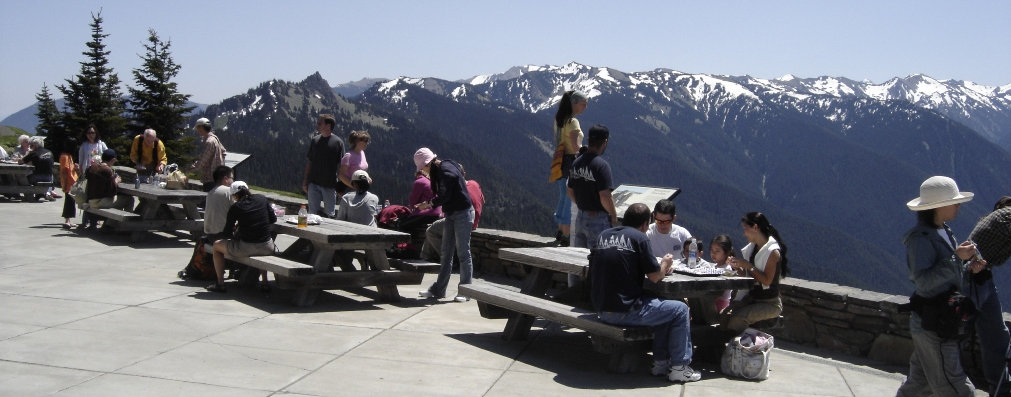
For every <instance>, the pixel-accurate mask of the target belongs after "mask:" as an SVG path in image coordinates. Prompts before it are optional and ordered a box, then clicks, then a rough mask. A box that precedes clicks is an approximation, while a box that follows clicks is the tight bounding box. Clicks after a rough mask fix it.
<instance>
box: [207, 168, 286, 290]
mask: <svg viewBox="0 0 1011 397" xmlns="http://www.w3.org/2000/svg"><path fill="white" fill-rule="evenodd" d="M230 189H231V192H232V199H233V200H235V204H232V207H231V208H229V209H228V216H227V217H226V218H225V229H224V230H222V231H221V235H222V237H224V238H223V239H221V240H218V241H215V242H214V270H215V272H216V273H217V276H218V281H217V283H215V284H211V285H209V286H207V290H208V291H212V292H226V290H225V254H228V255H231V256H257V255H273V254H274V240H273V239H271V236H270V226H271V225H273V224H274V222H277V217H276V216H275V215H274V211H273V210H272V209H271V208H270V202H269V201H267V198H266V197H263V196H262V195H259V194H252V193H250V192H249V186H247V185H246V183H245V182H242V181H235V182H232V186H231V187H230ZM236 224H237V225H238V230H236ZM260 277H261V278H262V282H261V284H260V289H261V290H268V289H269V286H268V284H267V272H266V271H263V272H260Z"/></svg>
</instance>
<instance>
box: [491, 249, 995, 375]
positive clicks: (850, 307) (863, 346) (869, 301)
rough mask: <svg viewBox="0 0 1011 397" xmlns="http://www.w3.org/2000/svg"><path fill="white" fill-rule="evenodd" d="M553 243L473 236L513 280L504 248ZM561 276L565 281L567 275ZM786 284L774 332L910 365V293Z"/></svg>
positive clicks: (515, 273) (974, 370) (517, 273)
mask: <svg viewBox="0 0 1011 397" xmlns="http://www.w3.org/2000/svg"><path fill="white" fill-rule="evenodd" d="M553 244H554V239H553V238H549V237H543V236H536V235H531V234H526V233H517V232H509V231H500V230H494V229H478V230H476V231H475V232H474V233H473V234H472V236H471V251H472V253H473V255H474V265H475V267H476V268H478V269H481V270H482V273H484V274H493V275H505V276H508V277H511V278H513V279H522V278H523V276H525V275H526V271H525V269H523V268H522V266H521V265H518V264H515V263H512V262H509V261H502V260H499V259H498V249H499V248H505V247H542V246H551V245H553ZM560 280H562V281H563V282H564V278H561V279H560ZM563 285H564V284H563ZM781 287H782V296H783V306H784V308H783V317H784V327H783V328H782V329H777V330H774V331H772V334H773V335H774V336H775V337H776V338H777V339H780V340H785V341H790V342H795V343H800V344H803V345H808V346H817V347H818V348H822V349H826V350H830V351H836V352H842V353H845V354H850V355H853V356H859V357H867V358H870V359H873V360H876V361H879V362H883V363H889V364H896V365H903V366H904V365H907V364H908V363H909V356H910V354H911V353H912V351H913V347H912V340H911V339H910V335H909V314H908V313H899V312H898V306H899V305H900V304H902V303H906V302H908V300H909V299H908V297H906V296H901V295H890V294H883V293H879V292H874V291H867V290H862V289H859V288H852V287H845V286H841V285H837V284H831V283H822V282H816V281H808V280H801V279H797V278H793V277H790V278H786V279H784V280H783V281H782V284H781ZM1004 320H1005V322H1009V320H1011V315H1009V314H1007V313H1005V314H1004ZM966 345H970V344H966ZM973 345H974V344H973ZM973 348H975V349H977V351H975V352H969V351H966V352H964V354H963V355H962V357H963V365H964V366H965V368H966V372H968V373H970V374H971V375H977V376H978V373H979V371H978V365H977V364H975V363H973V362H971V361H972V360H971V359H970V357H976V358H978V357H979V354H978V345H976V346H974V347H973Z"/></svg>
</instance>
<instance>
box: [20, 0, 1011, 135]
mask: <svg viewBox="0 0 1011 397" xmlns="http://www.w3.org/2000/svg"><path fill="white" fill-rule="evenodd" d="M710 3H716V4H710ZM99 10H102V17H103V18H104V19H105V23H104V28H105V32H106V33H108V34H110V36H109V37H108V38H107V41H106V44H107V49H108V50H110V51H112V54H111V56H110V58H111V61H112V66H113V67H114V68H115V71H116V72H117V73H119V77H120V79H121V80H123V81H124V83H125V84H132V82H133V79H132V75H131V73H130V71H131V70H132V69H134V68H137V67H139V66H140V59H139V57H138V55H139V54H142V53H143V47H142V45H143V43H144V42H145V40H146V39H147V30H148V28H152V29H154V30H156V31H157V32H158V33H159V35H160V36H161V37H162V38H163V39H168V40H171V41H172V53H173V56H174V58H175V60H176V62H177V63H179V64H180V65H182V70H181V72H180V74H179V76H178V78H177V80H176V81H177V82H178V83H179V86H180V91H182V92H183V93H186V94H190V95H192V98H191V99H192V100H194V101H196V102H200V103H216V102H218V101H220V100H222V99H225V98H227V97H230V96H232V95H236V94H240V93H243V92H245V90H247V89H249V88H251V87H253V86H255V85H257V84H258V83H260V82H262V81H266V80H270V79H274V78H278V79H285V80H296V81H297V80H301V79H303V78H305V77H306V76H308V75H310V74H312V73H313V72H315V71H319V72H320V73H321V74H322V75H323V77H324V78H325V79H327V81H329V82H330V83H331V85H336V84H339V83H344V82H347V81H352V80H358V79H361V78H363V77H389V78H393V77H399V76H410V77H438V78H443V79H450V80H456V79H462V78H468V77H472V76H475V75H480V74H492V73H498V72H503V71H505V70H506V69H508V68H509V67H511V66H516V65H526V64H536V65H546V64H551V65H560V64H565V63H568V62H570V61H576V62H579V63H582V64H586V65H592V66H609V67H613V68H615V69H618V70H622V71H625V72H636V71H645V70H652V69H655V68H661V67H662V68H671V69H675V70H679V71H683V72H690V73H712V74H730V75H744V74H748V75H751V76H755V77H761V78H776V77H780V76H782V75H785V74H793V75H796V76H799V77H817V76H823V75H827V76H841V77H847V78H851V79H854V80H864V79H867V80H871V81H874V82H877V83H880V82H883V81H885V80H888V79H889V78H892V77H904V76H907V75H910V74H915V73H922V74H926V75H929V76H932V77H934V78H937V79H942V80H943V79H958V80H970V81H974V82H977V83H980V84H984V85H990V86H998V85H1006V84H1011V45H1009V44H1011V23H1008V21H1009V20H1011V2H1006V1H983V2H955V1H933V0H921V1H852V0H850V1H843V2H825V1H810V0H805V1H778V0H767V1H721V2H702V1H699V2H690V3H689V2H681V1H620V2H619V1H600V2H598V1H589V0H587V1H581V2H571V1H525V0H515V1H379V0H375V1H333V0H331V1H285V2H280V1H259V0H246V1H231V0H221V1H217V0H203V1H191V0H172V1H167V0H163V1H157V2H151V1H144V0H132V1H120V0H108V1H91V0H78V1H51V0H35V1H15V0H0V14H2V15H4V22H3V23H0V118H3V117H6V116H8V115H10V114H11V113H14V112H16V111H18V110H21V109H23V108H25V107H27V106H29V105H31V104H32V103H34V101H35V100H34V95H35V94H36V93H38V92H39V90H40V89H41V87H42V85H43V84H47V85H49V87H50V88H51V89H53V86H54V85H56V84H61V83H63V82H64V79H67V78H71V77H73V76H74V75H75V74H76V73H77V72H78V71H79V69H80V65H79V62H80V61H82V60H83V59H84V57H83V55H81V52H82V51H84V49H85V43H86V42H87V41H88V40H89V39H90V32H89V30H88V29H89V28H88V23H89V22H90V14H91V13H92V12H97V11H99ZM53 91H55V89H53Z"/></svg>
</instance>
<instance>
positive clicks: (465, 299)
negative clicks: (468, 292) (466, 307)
mask: <svg viewBox="0 0 1011 397" xmlns="http://www.w3.org/2000/svg"><path fill="white" fill-rule="evenodd" d="M453 300H454V301H457V302H469V301H470V298H468V297H466V296H462V295H457V296H456V298H453Z"/></svg>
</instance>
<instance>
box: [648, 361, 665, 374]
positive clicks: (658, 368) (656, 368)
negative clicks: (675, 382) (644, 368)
mask: <svg viewBox="0 0 1011 397" xmlns="http://www.w3.org/2000/svg"><path fill="white" fill-rule="evenodd" d="M649 373H651V374H653V376H660V375H667V374H669V373H670V362H668V361H654V362H653V369H651V370H650V371H649Z"/></svg>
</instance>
